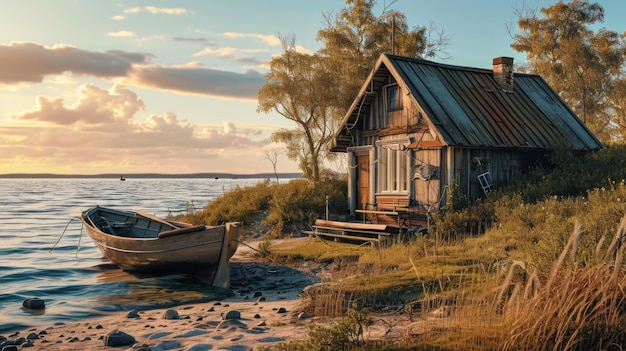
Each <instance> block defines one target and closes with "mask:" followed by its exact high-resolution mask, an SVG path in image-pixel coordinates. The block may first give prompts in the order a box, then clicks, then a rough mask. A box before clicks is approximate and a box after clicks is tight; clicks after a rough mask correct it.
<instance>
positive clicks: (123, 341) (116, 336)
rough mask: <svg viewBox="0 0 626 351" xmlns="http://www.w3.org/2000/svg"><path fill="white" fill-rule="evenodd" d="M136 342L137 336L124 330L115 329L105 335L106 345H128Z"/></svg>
mask: <svg viewBox="0 0 626 351" xmlns="http://www.w3.org/2000/svg"><path fill="white" fill-rule="evenodd" d="M134 343H135V337H133V336H132V335H128V334H126V333H124V332H123V331H119V330H114V331H112V332H110V333H109V334H107V335H106V336H105V337H104V346H112V347H116V346H126V345H130V344H134Z"/></svg>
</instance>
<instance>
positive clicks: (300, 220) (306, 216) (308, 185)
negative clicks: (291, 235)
mask: <svg viewBox="0 0 626 351" xmlns="http://www.w3.org/2000/svg"><path fill="white" fill-rule="evenodd" d="M327 197H328V211H329V213H333V214H337V213H345V212H346V211H347V207H348V205H347V181H346V180H345V179H335V178H330V179H325V180H323V181H320V182H311V181H309V180H306V179H294V180H291V181H290V182H289V183H287V184H284V185H281V186H278V187H277V188H276V189H275V192H274V193H273V195H272V198H271V200H270V203H269V207H270V211H269V215H268V216H267V219H266V220H265V224H267V225H268V226H269V227H270V228H271V229H270V234H271V235H272V236H273V237H278V236H280V235H281V234H283V233H286V232H290V231H294V230H296V231H297V230H300V229H302V228H307V229H308V225H309V224H311V223H313V222H314V221H315V219H317V218H324V217H325V216H326V199H327Z"/></svg>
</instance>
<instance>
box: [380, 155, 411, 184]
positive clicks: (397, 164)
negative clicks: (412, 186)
mask: <svg viewBox="0 0 626 351" xmlns="http://www.w3.org/2000/svg"><path fill="white" fill-rule="evenodd" d="M377 169H378V192H379V193H407V192H408V191H409V170H410V167H409V155H408V154H407V153H406V152H405V151H404V148H403V147H402V144H385V145H381V146H379V164H378V168H377Z"/></svg>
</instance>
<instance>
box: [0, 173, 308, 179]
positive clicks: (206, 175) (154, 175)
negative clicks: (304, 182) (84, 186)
mask: <svg viewBox="0 0 626 351" xmlns="http://www.w3.org/2000/svg"><path fill="white" fill-rule="evenodd" d="M121 176H123V177H124V179H125V180H131V179H133V178H136V179H146V178H154V179H158V178H161V179H168V178H169V179H209V178H211V179H219V178H225V179H251V178H263V179H265V178H268V179H276V177H277V176H278V178H279V179H293V178H300V177H302V173H278V174H274V173H255V174H233V173H189V174H161V173H131V174H112V173H103V174H89V175H86V174H53V173H37V174H29V173H11V174H0V179H15V178H21V179H41V178H65V179H68V178H79V179H84V178H98V179H120V177H121Z"/></svg>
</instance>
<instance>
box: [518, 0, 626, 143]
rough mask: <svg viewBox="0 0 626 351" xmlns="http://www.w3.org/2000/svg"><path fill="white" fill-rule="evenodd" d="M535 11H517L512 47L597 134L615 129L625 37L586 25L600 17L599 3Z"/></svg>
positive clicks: (560, 4)
mask: <svg viewBox="0 0 626 351" xmlns="http://www.w3.org/2000/svg"><path fill="white" fill-rule="evenodd" d="M541 13H542V14H543V17H541V18H540V17H538V16H537V15H536V11H532V10H528V9H522V10H519V11H518V21H517V24H518V26H519V28H520V29H521V33H519V34H516V35H515V36H514V39H515V42H514V43H513V44H511V47H512V48H513V49H514V50H515V51H517V52H523V53H526V56H527V58H528V61H529V63H528V66H529V67H528V68H529V70H530V72H531V73H535V74H539V75H541V76H542V77H543V78H544V79H546V81H547V82H548V84H550V86H551V87H552V88H554V89H555V90H556V91H557V92H558V93H559V95H560V96H561V98H563V100H564V101H565V102H566V103H567V104H568V106H570V107H571V108H572V110H573V111H574V112H576V114H577V115H578V116H579V117H580V118H581V119H582V120H583V122H584V123H585V124H586V125H587V126H588V127H589V129H591V131H592V132H594V133H595V134H596V135H597V136H598V137H599V138H600V139H601V140H605V141H607V140H610V139H611V138H612V137H613V136H614V134H615V130H614V129H615V126H616V124H615V118H614V117H615V116H614V109H613V106H612V105H613V101H612V100H611V96H612V90H613V89H614V82H615V80H616V79H617V78H618V77H619V76H620V75H621V74H622V73H621V69H622V67H623V64H624V53H625V52H626V51H625V49H626V47H625V45H624V41H623V37H620V36H619V34H618V33H616V32H613V31H609V30H606V29H604V28H602V29H599V30H597V31H593V30H592V29H591V28H590V27H591V26H593V25H595V24H596V23H597V22H602V21H603V20H604V9H603V8H602V7H601V6H600V5H599V4H597V3H589V2H587V1H583V0H573V1H571V2H568V3H564V2H563V1H559V2H558V3H556V4H554V5H552V6H550V7H547V8H542V9H541Z"/></svg>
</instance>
